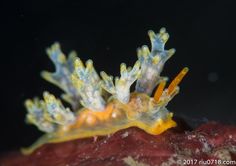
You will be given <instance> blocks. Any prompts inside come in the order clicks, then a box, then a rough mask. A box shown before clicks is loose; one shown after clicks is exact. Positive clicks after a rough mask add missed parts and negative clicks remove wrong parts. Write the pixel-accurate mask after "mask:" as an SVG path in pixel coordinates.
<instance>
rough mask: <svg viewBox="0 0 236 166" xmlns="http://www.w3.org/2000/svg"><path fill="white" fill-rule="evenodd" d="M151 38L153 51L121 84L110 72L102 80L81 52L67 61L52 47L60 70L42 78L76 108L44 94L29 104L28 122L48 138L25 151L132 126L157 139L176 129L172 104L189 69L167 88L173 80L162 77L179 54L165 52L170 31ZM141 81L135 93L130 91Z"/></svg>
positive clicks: (144, 50) (141, 56)
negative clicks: (80, 56) (80, 54)
mask: <svg viewBox="0 0 236 166" xmlns="http://www.w3.org/2000/svg"><path fill="white" fill-rule="evenodd" d="M148 34H149V37H150V39H151V44H152V48H151V51H150V50H149V48H148V47H147V46H143V47H141V48H139V49H138V60H137V61H136V62H135V64H134V66H133V67H127V66H126V64H124V63H122V64H121V66H120V77H115V79H113V76H110V75H108V74H106V73H105V72H104V71H102V72H100V75H99V74H98V73H97V71H96V70H95V68H94V66H93V61H92V60H88V61H87V62H86V63H85V64H84V63H83V62H82V60H81V59H80V58H78V57H77V55H76V53H75V52H71V53H69V56H68V58H66V56H65V54H64V53H63V52H62V51H61V49H60V45H59V44H58V43H55V44H53V45H52V46H51V47H50V48H48V49H47V54H48V56H49V58H50V59H51V60H52V61H53V63H54V64H55V67H56V71H55V72H53V73H50V72H47V71H43V72H42V74H41V75H42V77H43V78H44V79H46V80H47V81H49V82H51V83H53V84H55V85H56V86H58V87H59V88H61V89H62V90H63V91H64V94H62V95H61V97H62V99H63V100H64V101H65V102H67V103H69V104H70V106H71V107H70V108H69V107H68V108H67V107H64V106H63V103H62V102H61V100H60V99H57V98H56V97H55V96H54V95H52V94H50V93H49V92H44V93H43V99H42V100H40V99H38V98H34V99H33V100H31V99H28V100H26V102H25V106H26V108H27V115H26V121H27V122H28V123H30V124H34V125H35V126H37V127H38V129H39V130H41V131H43V132H45V134H44V135H43V136H42V137H41V138H39V139H38V141H36V142H35V143H34V144H33V145H32V146H31V147H29V148H23V149H22V152H23V153H24V154H30V153H32V152H33V151H34V150H35V149H37V148H38V147H40V146H42V145H43V144H46V143H58V142H63V141H69V140H73V139H78V138H87V137H96V136H104V135H110V134H113V133H115V132H116V131H119V130H122V129H126V128H129V127H138V128H140V129H143V130H144V131H146V132H147V133H149V134H153V135H157V134H161V133H162V132H164V131H165V130H167V129H169V128H171V127H175V126H176V123H175V121H173V120H172V117H173V113H171V112H169V111H168V110H167V108H166V105H167V104H168V102H169V101H170V100H171V99H172V98H173V97H174V95H176V94H177V93H178V89H179V88H178V84H179V83H180V81H181V80H182V79H183V77H184V76H185V75H186V73H187V71H188V68H184V69H183V70H182V71H181V72H180V73H179V74H178V75H177V76H176V77H175V79H174V80H173V81H172V82H171V83H170V85H169V87H168V88H166V89H165V85H166V82H167V79H166V78H163V77H161V76H160V73H161V71H162V68H163V66H164V64H165V62H166V61H167V60H168V59H169V58H170V57H171V56H172V55H173V54H174V52H175V50H174V49H170V50H165V49H164V46H165V43H166V42H167V40H168V38H169V34H168V33H167V32H166V30H165V28H162V29H161V30H160V32H159V33H158V34H155V33H154V32H153V31H149V33H148ZM135 81H136V86H135V91H134V92H130V87H131V86H132V84H133V83H134V82H135ZM157 84H159V85H157ZM156 86H158V87H157V90H156V91H155V94H154V96H153V97H152V96H151V94H152V91H153V89H154V88H155V87H156Z"/></svg>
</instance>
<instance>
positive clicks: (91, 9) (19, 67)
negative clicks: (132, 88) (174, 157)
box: [0, 0, 236, 151]
mask: <svg viewBox="0 0 236 166" xmlns="http://www.w3.org/2000/svg"><path fill="white" fill-rule="evenodd" d="M1 7H3V8H4V9H3V10H1V11H3V14H2V19H1V23H2V24H1V29H2V30H1V34H2V35H1V37H0V40H1V45H0V48H1V55H0V57H1V60H0V63H1V64H0V69H1V107H0V111H1V114H0V117H1V118H0V126H1V131H0V133H1V137H0V138H1V140H0V141H1V142H0V145H1V151H6V150H11V149H16V148H19V147H22V146H28V145H30V144H31V143H33V141H35V140H36V138H38V137H39V136H40V135H41V133H40V132H39V131H38V130H37V129H36V128H35V127H33V126H29V125H26V124H25V122H24V117H25V114H26V111H25V108H24V106H23V102H24V100H25V99H27V98H32V97H34V96H41V95H42V92H43V91H44V90H49V91H50V92H53V93H55V94H56V95H57V96H59V94H60V93H61V91H60V90H59V89H58V88H56V87H54V86H53V85H51V84H50V83H47V82H46V81H44V80H42V79H41V78H40V76H39V73H40V71H42V70H49V71H53V70H54V67H53V65H52V63H51V62H50V60H49V59H48V57H47V55H46V54H45V48H46V47H48V46H50V45H51V44H52V43H53V42H54V41H59V42H60V43H61V45H62V49H63V50H64V52H65V53H66V54H67V53H68V52H69V51H70V50H73V49H74V50H76V51H77V52H78V55H79V56H80V58H81V59H82V60H84V61H85V60H87V59H89V58H91V59H93V60H94V64H95V67H96V69H97V70H98V71H101V70H105V71H106V72H107V73H110V74H113V75H118V74H119V65H120V63H122V62H126V63H127V64H128V65H133V64H134V62H135V61H136V59H137V57H136V48H137V47H140V46H142V45H144V44H147V45H148V46H150V42H149V39H148V36H147V31H148V30H149V29H152V30H154V31H155V32H158V31H159V29H160V28H161V27H166V29H167V31H168V32H169V34H170V39H169V41H168V42H167V45H166V48H167V49H170V48H176V50H177V51H176V54H175V55H174V56H173V57H172V58H171V59H170V60H169V61H168V62H167V63H166V65H165V68H164V71H163V72H162V75H163V76H169V78H170V79H172V78H173V77H174V76H175V75H176V74H177V73H178V72H179V71H180V70H181V69H182V68H183V67H185V66H188V67H189V68H190V72H189V74H188V75H187V77H186V78H185V79H184V81H183V82H182V83H181V92H180V94H179V95H178V96H176V97H175V99H174V100H173V101H171V103H170V104H169V105H168V109H169V110H171V111H173V112H174V113H175V114H176V115H178V116H182V117H185V118H186V119H200V120H201V119H208V120H215V121H221V122H223V123H230V124H236V109H235V103H236V100H235V93H236V88H235V86H236V84H235V83H236V81H235V80H236V79H235V76H236V75H235V65H236V64H235V58H234V57H235V56H236V54H235V44H236V42H235V38H236V34H235V29H236V27H235V25H236V24H235V21H236V19H235V18H236V15H235V14H236V12H235V5H234V3H233V0H232V1H226V0H224V1H220V0H218V1H202V2H200V1H189V0H186V1H169V2H166V1H165V2H163V1H138V0H136V1H135V0H131V1H127V0H111V1H102V2H95V1H91V0H90V1H86V2H81V1H79V0H78V1H74V2H73V1H70V2H69V1H63V0H58V1H54V2H53V1H47V2H45V3H43V2H41V1H37V2H36V1H34V2H32V1H18V2H8V3H7V4H2V5H1Z"/></svg>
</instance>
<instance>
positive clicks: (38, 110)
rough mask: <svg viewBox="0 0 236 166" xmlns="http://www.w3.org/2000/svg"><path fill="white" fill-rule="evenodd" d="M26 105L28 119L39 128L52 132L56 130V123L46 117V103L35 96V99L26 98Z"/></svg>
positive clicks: (28, 121)
mask: <svg viewBox="0 0 236 166" xmlns="http://www.w3.org/2000/svg"><path fill="white" fill-rule="evenodd" d="M25 107H26V109H27V112H28V113H27V116H26V121H27V123H30V124H34V125H35V126H37V127H38V129H39V130H41V131H43V132H46V133H50V132H53V131H55V130H56V125H55V124H54V123H52V122H51V121H50V120H48V119H47V118H46V111H45V103H44V102H43V101H40V100H39V99H37V98H35V99H34V100H30V99H28V100H26V101H25Z"/></svg>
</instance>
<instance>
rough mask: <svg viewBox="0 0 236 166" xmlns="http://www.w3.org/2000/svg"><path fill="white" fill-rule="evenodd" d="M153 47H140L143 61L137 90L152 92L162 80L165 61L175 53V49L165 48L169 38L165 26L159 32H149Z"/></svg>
mask: <svg viewBox="0 0 236 166" xmlns="http://www.w3.org/2000/svg"><path fill="white" fill-rule="evenodd" d="M148 35H149V38H150V40H151V44H152V49H151V52H150V51H149V49H148V47H147V46H143V47H142V48H139V49H138V59H139V61H140V63H141V76H140V78H139V79H138V80H137V83H136V91H137V92H142V93H147V94H149V95H150V94H151V93H152V91H153V89H154V88H155V86H156V85H157V84H158V83H159V82H160V81H161V80H162V77H161V76H160V73H161V71H162V69H163V66H164V64H165V62H166V61H167V60H168V59H169V58H170V57H171V56H172V55H173V54H174V53H175V49H170V50H165V49H164V46H165V43H166V42H167V40H168V38H169V34H168V33H167V32H166V30H165V28H162V29H161V30H160V32H159V33H158V34H155V33H154V32H153V31H149V32H148Z"/></svg>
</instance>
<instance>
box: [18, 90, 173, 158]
mask: <svg viewBox="0 0 236 166" xmlns="http://www.w3.org/2000/svg"><path fill="white" fill-rule="evenodd" d="M157 105H158V104H157V103H155V102H154V99H153V98H150V97H149V96H147V95H146V94H139V93H132V94H131V98H130V102H129V103H128V104H123V103H121V102H119V101H118V100H116V99H113V100H111V102H110V103H108V105H107V107H106V108H105V110H104V111H103V112H94V111H91V110H88V109H85V110H81V111H80V112H79V113H78V115H77V119H76V122H75V123H74V124H72V125H67V126H62V127H60V128H58V130H57V131H55V132H53V133H47V134H45V135H44V136H42V137H41V138H40V139H39V140H38V141H36V143H35V144H33V145H32V146H31V147H29V148H23V149H22V152H23V154H30V153H32V152H33V151H34V150H35V149H37V148H38V147H40V146H42V145H43V144H47V143H58V142H64V141H69V140H74V139H79V138H88V137H93V136H105V135H110V134H113V133H115V132H117V131H119V130H122V129H126V128H129V127H138V128H140V129H143V130H144V131H146V132H147V133H149V134H153V135H157V134H160V133H162V132H164V131H165V130H167V129H169V128H171V127H175V126H176V123H175V122H174V121H173V120H172V116H173V113H170V112H168V110H167V109H165V108H160V109H159V110H155V107H157Z"/></svg>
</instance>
